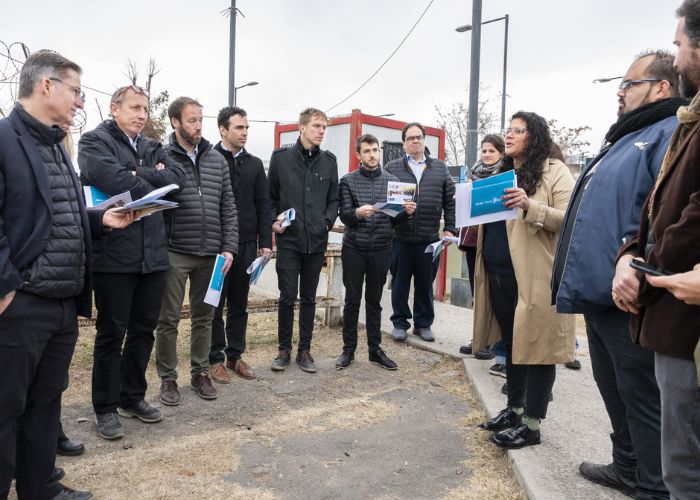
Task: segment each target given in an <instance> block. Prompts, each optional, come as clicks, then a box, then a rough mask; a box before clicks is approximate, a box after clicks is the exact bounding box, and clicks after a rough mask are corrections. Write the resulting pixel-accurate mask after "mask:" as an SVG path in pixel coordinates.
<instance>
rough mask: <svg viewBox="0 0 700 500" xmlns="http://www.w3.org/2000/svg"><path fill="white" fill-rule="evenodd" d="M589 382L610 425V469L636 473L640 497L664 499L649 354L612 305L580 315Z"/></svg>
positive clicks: (658, 406)
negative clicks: (590, 372)
mask: <svg viewBox="0 0 700 500" xmlns="http://www.w3.org/2000/svg"><path fill="white" fill-rule="evenodd" d="M584 318H585V320H586V333H587V335H588V349H589V352H590V356H591V367H592V368H593V378H594V379H595V381H596V384H597V385H598V390H599V391H600V395H601V396H602V398H603V402H604V403H605V409H606V410H607V412H608V417H609V418H610V423H611V425H612V434H610V439H611V440H612V456H613V462H614V463H615V465H616V466H617V467H618V468H619V469H621V470H622V471H623V472H626V473H627V474H629V475H630V476H632V475H634V474H635V471H636V478H637V488H638V489H639V494H640V496H641V497H642V498H668V492H667V490H666V487H665V486H664V482H663V479H662V473H661V400H660V396H659V388H658V385H657V384H656V378H655V376H654V353H653V352H651V351H647V350H646V349H644V348H643V347H641V346H640V345H637V344H634V343H633V342H632V339H631V337H630V331H629V315H628V314H627V313H625V312H622V311H620V310H619V309H617V308H616V307H611V308H609V309H606V310H605V311H602V312H600V313H596V314H585V315H584Z"/></svg>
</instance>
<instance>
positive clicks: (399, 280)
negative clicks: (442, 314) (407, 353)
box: [391, 240, 440, 330]
mask: <svg viewBox="0 0 700 500" xmlns="http://www.w3.org/2000/svg"><path fill="white" fill-rule="evenodd" d="M426 246H427V244H426V243H406V242H403V241H396V240H394V246H393V250H392V253H391V276H392V284H391V306H392V309H393V310H394V311H393V314H392V315H391V322H392V323H393V324H394V327H395V328H403V329H404V330H408V329H409V328H410V327H411V324H410V323H409V322H408V320H409V319H411V317H413V325H414V326H415V327H416V328H430V327H431V325H432V324H433V320H434V319H435V309H434V308H433V281H435V276H436V275H437V270H438V267H439V265H440V259H435V262H433V255H432V254H431V253H425V247H426ZM411 278H413V316H411V309H410V308H409V307H408V294H409V291H410V290H411Z"/></svg>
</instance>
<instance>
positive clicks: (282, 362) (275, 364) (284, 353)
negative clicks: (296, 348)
mask: <svg viewBox="0 0 700 500" xmlns="http://www.w3.org/2000/svg"><path fill="white" fill-rule="evenodd" d="M291 358H292V351H290V350H288V349H280V352H279V353H277V357H276V358H275V359H273V360H272V366H271V367H270V368H271V369H272V371H274V372H282V371H284V370H286V369H287V367H288V366H289V360H290V359H291Z"/></svg>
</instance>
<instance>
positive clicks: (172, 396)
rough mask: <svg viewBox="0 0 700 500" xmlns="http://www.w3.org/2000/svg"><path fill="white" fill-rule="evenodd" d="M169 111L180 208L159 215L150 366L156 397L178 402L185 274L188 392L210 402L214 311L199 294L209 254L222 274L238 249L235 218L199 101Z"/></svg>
mask: <svg viewBox="0 0 700 500" xmlns="http://www.w3.org/2000/svg"><path fill="white" fill-rule="evenodd" d="M168 116H169V117H170V124H171V125H172V127H173V128H174V129H175V132H174V133H173V134H172V135H171V136H170V144H168V145H167V146H166V147H165V149H166V150H167V152H168V156H169V157H170V159H172V160H173V161H175V162H176V163H178V164H180V165H181V166H182V167H183V168H184V170H185V174H186V176H185V183H184V186H183V188H182V191H180V192H179V193H178V194H177V195H175V196H173V200H174V201H177V202H178V203H179V204H180V205H179V206H178V207H177V208H175V209H172V210H168V211H166V213H165V229H166V233H167V236H168V254H169V258H170V269H169V270H168V281H167V285H166V290H165V294H163V303H162V306H161V311H160V318H159V319H158V328H157V329H156V367H157V369H158V376H160V378H161V380H162V385H161V388H160V401H161V402H162V403H163V404H165V405H170V406H177V405H179V404H180V393H179V391H178V388H177V382H176V379H177V327H178V324H179V323H180V312H181V309H182V301H183V300H184V298H185V285H186V284H187V279H188V278H189V280H190V313H191V321H192V331H191V336H192V340H191V349H190V366H191V368H190V375H191V376H192V379H191V384H192V389H194V390H195V391H196V392H197V394H198V395H199V396H200V397H201V398H203V399H216V389H214V387H213V386H212V384H211V379H210V377H209V350H210V348H211V322H212V319H213V318H214V308H213V307H212V306H211V305H209V304H207V303H205V302H204V297H205V295H206V293H207V289H208V288H209V280H210V279H211V275H212V271H213V270H214V261H215V260H216V256H217V255H218V254H221V255H222V256H223V257H224V258H225V259H226V263H225V264H224V267H223V271H224V273H226V272H228V270H229V268H230V267H231V264H232V263H233V257H234V255H236V253H237V251H238V215H237V213H236V203H235V200H234V197H233V191H232V190H231V177H230V175H229V171H228V165H227V164H226V160H224V157H223V156H221V155H220V154H219V153H218V152H216V151H215V150H214V149H213V148H212V147H211V144H209V142H207V141H206V140H204V139H203V138H202V105H201V104H199V103H198V102H197V101H196V100H194V99H192V98H189V97H178V98H177V99H175V100H174V101H173V102H172V103H171V104H170V106H169V107H168Z"/></svg>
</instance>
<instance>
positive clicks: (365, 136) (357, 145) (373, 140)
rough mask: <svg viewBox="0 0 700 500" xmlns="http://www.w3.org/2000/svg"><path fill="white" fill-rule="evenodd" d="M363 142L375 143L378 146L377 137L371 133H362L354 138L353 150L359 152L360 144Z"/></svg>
mask: <svg viewBox="0 0 700 500" xmlns="http://www.w3.org/2000/svg"><path fill="white" fill-rule="evenodd" d="M363 142H364V143H365V144H376V145H377V146H379V139H377V138H376V137H374V136H373V135H372V134H362V135H361V136H360V137H358V138H357V139H355V151H357V152H358V153H359V152H360V146H361V145H362V143H363Z"/></svg>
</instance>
